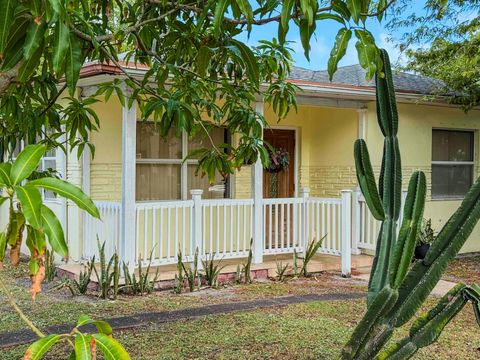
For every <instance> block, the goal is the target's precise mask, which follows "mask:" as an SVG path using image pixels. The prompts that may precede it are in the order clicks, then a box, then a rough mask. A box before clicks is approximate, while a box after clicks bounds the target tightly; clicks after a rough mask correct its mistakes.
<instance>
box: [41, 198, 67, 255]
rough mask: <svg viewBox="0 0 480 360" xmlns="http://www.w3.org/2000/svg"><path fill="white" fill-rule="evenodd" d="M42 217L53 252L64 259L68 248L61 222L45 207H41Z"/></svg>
mask: <svg viewBox="0 0 480 360" xmlns="http://www.w3.org/2000/svg"><path fill="white" fill-rule="evenodd" d="M41 217H42V223H43V229H44V231H45V233H46V234H47V236H48V242H49V244H50V246H51V247H52V250H53V251H55V252H56V253H57V254H59V255H60V256H62V257H64V258H65V257H67V256H68V246H67V243H66V242H65V235H64V233H63V229H62V224H61V223H60V220H58V218H57V216H56V215H55V213H54V212H53V211H52V210H50V208H49V207H48V206H45V205H42V207H41Z"/></svg>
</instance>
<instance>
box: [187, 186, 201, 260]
mask: <svg viewBox="0 0 480 360" xmlns="http://www.w3.org/2000/svg"><path fill="white" fill-rule="evenodd" d="M190 194H192V200H193V249H192V250H193V251H192V253H193V254H195V251H196V249H198V257H199V259H200V260H201V259H202V257H203V251H204V249H203V216H202V194H203V190H201V189H193V190H190ZM198 269H202V261H199V262H198Z"/></svg>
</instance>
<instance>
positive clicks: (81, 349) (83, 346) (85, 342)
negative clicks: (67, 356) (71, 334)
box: [75, 332, 92, 360]
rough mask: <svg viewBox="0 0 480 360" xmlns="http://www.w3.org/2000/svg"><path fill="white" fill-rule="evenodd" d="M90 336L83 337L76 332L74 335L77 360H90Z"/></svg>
mask: <svg viewBox="0 0 480 360" xmlns="http://www.w3.org/2000/svg"><path fill="white" fill-rule="evenodd" d="M91 338H92V336H91V335H84V334H82V333H80V332H78V333H77V334H76V335H75V356H76V359H77V360H91V359H92V352H91V351H90V339H91Z"/></svg>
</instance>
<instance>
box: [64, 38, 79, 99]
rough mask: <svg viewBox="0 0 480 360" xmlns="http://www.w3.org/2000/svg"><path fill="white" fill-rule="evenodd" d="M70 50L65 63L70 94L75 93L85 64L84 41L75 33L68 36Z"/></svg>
mask: <svg viewBox="0 0 480 360" xmlns="http://www.w3.org/2000/svg"><path fill="white" fill-rule="evenodd" d="M68 40H69V41H68V51H67V57H66V63H65V78H66V80H67V85H68V91H69V93H70V96H73V95H74V94H75V88H76V85H77V81H78V79H79V77H80V69H81V67H82V65H83V56H82V42H81V41H80V40H79V39H78V38H77V37H76V36H75V35H74V34H70V36H69V37H68Z"/></svg>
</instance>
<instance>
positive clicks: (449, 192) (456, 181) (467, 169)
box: [432, 165, 473, 198]
mask: <svg viewBox="0 0 480 360" xmlns="http://www.w3.org/2000/svg"><path fill="white" fill-rule="evenodd" d="M472 178H473V166H472V165H432V197H434V198H435V197H437V198H449V197H451V198H460V197H463V196H464V195H465V194H466V193H467V191H468V189H470V186H472Z"/></svg>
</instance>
